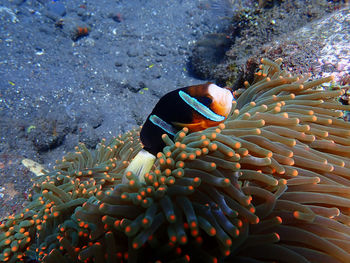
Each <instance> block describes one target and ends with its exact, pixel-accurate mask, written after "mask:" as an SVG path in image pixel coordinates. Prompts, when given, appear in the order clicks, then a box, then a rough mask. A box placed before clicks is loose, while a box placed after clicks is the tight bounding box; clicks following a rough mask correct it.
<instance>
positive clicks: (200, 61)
mask: <svg viewBox="0 0 350 263" xmlns="http://www.w3.org/2000/svg"><path fill="white" fill-rule="evenodd" d="M231 44H232V43H231V40H230V39H229V38H227V36H226V35H225V34H207V35H205V36H204V37H203V38H202V39H201V40H199V41H198V42H197V43H196V45H195V47H194V48H193V53H192V56H191V58H190V67H191V70H192V72H193V73H194V74H195V75H196V76H197V77H198V78H200V79H211V78H213V74H212V72H213V70H214V69H215V68H216V66H217V65H218V64H220V63H221V62H222V61H223V60H224V58H225V53H226V51H227V50H228V49H229V48H230V46H231Z"/></svg>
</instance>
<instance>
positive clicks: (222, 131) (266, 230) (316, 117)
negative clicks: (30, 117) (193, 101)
mask: <svg viewBox="0 0 350 263" xmlns="http://www.w3.org/2000/svg"><path fill="white" fill-rule="evenodd" d="M261 62H262V65H261V66H260V70H259V71H258V72H257V73H256V74H255V80H254V82H253V83H251V84H249V83H246V90H245V91H244V92H243V93H241V94H240V96H239V97H238V99H237V102H236V103H233V110H232V111H231V114H230V115H229V117H228V119H227V120H226V121H225V123H224V124H220V125H219V126H217V127H211V128H208V129H206V130H204V131H200V132H193V133H188V129H187V128H184V129H183V130H181V131H180V132H178V133H177V134H176V135H175V137H174V139H173V140H171V139H170V138H169V137H168V136H167V135H164V136H163V141H164V143H165V144H166V146H165V147H164V149H163V151H162V152H160V153H159V154H158V155H157V160H156V163H155V165H154V167H153V168H152V170H151V171H150V172H149V173H148V174H147V175H146V176H145V179H146V180H145V182H146V184H145V185H142V184H140V182H139V181H138V178H137V177H136V176H135V175H134V174H132V173H128V174H127V179H128V180H127V182H126V183H121V178H122V176H123V173H124V171H125V168H126V167H127V165H128V163H129V162H130V161H131V160H132V159H133V157H134V156H135V155H136V154H137V152H138V151H140V150H141V144H140V142H139V132H138V131H137V130H135V131H130V132H128V133H126V134H124V135H123V136H119V137H117V138H114V139H112V140H111V141H110V142H109V143H107V142H106V141H102V142H101V144H100V145H99V147H98V149H97V150H96V151H92V152H91V151H89V150H87V149H86V147H85V146H84V145H79V146H78V147H77V148H76V151H75V152H74V153H71V154H68V155H67V156H65V157H64V158H63V159H62V160H61V161H58V163H57V166H56V168H55V169H56V170H55V171H53V172H51V173H48V174H46V175H45V176H43V177H42V178H41V179H39V181H38V182H36V183H35V185H34V192H35V193H34V194H33V195H32V196H31V203H29V204H28V206H27V207H26V208H25V209H24V210H23V212H22V213H20V214H17V215H14V216H11V217H8V218H6V219H4V220H3V223H2V224H1V229H2V233H1V234H0V246H1V254H0V260H2V261H5V262H20V261H23V258H24V257H27V258H30V259H38V260H39V261H42V262H124V261H125V260H128V261H130V262H145V261H146V262H147V261H152V262H155V261H156V260H159V261H161V262H172V261H176V262H189V261H192V262H215V261H217V260H222V261H223V262H225V261H227V262H235V261H240V262H242V261H248V260H250V261H252V260H253V261H257V260H258V261H262V262H265V261H285V262H310V261H316V262H344V263H345V262H349V261H350V251H349V250H348V248H347V247H346V244H347V243H348V242H349V241H350V227H349V224H350V212H349V207H350V181H349V180H348V174H349V172H350V129H349V128H350V124H349V123H347V122H344V121H343V120H342V119H341V117H342V115H343V113H342V112H341V110H349V106H348V105H342V104H340V103H339V102H338V97H339V96H341V95H342V94H343V91H342V90H329V91H324V90H319V89H315V87H317V86H318V85H320V84H322V83H324V82H329V81H331V80H332V77H326V78H323V79H317V80H311V81H308V80H307V76H302V75H300V76H292V75H290V74H289V73H288V72H287V71H285V70H281V69H280V65H281V62H282V61H281V60H276V61H270V60H267V59H263V60H262V61H261Z"/></svg>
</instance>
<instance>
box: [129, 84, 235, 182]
mask: <svg viewBox="0 0 350 263" xmlns="http://www.w3.org/2000/svg"><path fill="white" fill-rule="evenodd" d="M233 100H234V98H233V95H232V92H231V91H230V90H229V89H226V88H221V87H219V86H217V85H215V84H213V83H211V82H208V83H205V84H200V85H194V86H188V87H185V88H180V89H176V90H173V91H171V92H169V93H167V94H165V95H164V96H163V97H162V98H160V100H159V101H158V103H157V104H156V105H155V107H154V108H153V110H152V112H151V114H150V115H149V116H148V117H147V119H146V121H145V123H144V125H143V127H142V129H141V133H140V139H141V142H142V144H143V149H142V150H141V151H140V152H139V153H138V154H137V155H136V156H135V158H134V159H133V161H132V162H131V163H130V165H129V166H128V168H127V169H126V172H127V171H132V172H133V173H134V174H136V175H138V176H139V180H140V182H144V177H143V176H144V174H146V173H147V172H149V171H150V169H151V167H152V165H153V163H154V161H155V159H156V155H157V153H158V152H160V151H162V150H163V148H164V146H165V144H164V142H163V140H162V138H161V137H162V135H163V134H164V133H166V134H168V136H169V137H170V138H173V137H174V135H175V134H176V133H177V132H178V131H180V130H181V129H182V128H184V127H187V128H188V129H189V132H195V131H201V130H204V129H206V128H209V127H213V126H217V125H218V124H219V123H221V122H223V121H224V120H225V119H226V118H227V116H228V114H229V113H230V111H231V108H232V101H233ZM125 180H126V178H125V177H124V178H123V181H124V182H125Z"/></svg>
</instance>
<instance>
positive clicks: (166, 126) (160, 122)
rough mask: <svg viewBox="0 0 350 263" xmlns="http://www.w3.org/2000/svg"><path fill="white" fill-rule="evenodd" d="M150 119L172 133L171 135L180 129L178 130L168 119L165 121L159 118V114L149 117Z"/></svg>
mask: <svg viewBox="0 0 350 263" xmlns="http://www.w3.org/2000/svg"><path fill="white" fill-rule="evenodd" d="M149 120H150V121H151V122H152V123H153V124H154V125H156V126H158V127H159V128H161V129H162V130H164V131H165V132H167V133H169V134H171V135H173V136H174V135H175V134H176V133H177V132H178V130H176V129H175V128H174V127H173V126H172V125H171V124H169V123H167V122H166V121H163V120H162V119H161V118H159V117H158V116H157V115H154V114H153V115H151V116H150V117H149Z"/></svg>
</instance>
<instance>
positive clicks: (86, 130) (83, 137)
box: [78, 123, 101, 149]
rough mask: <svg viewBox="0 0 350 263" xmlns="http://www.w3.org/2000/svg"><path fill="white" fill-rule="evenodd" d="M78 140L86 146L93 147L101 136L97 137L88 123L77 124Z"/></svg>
mask: <svg viewBox="0 0 350 263" xmlns="http://www.w3.org/2000/svg"><path fill="white" fill-rule="evenodd" d="M78 136H79V142H82V143H84V144H85V145H86V147H88V148H90V149H94V148H95V147H96V145H97V143H99V142H100V140H101V138H99V137H98V135H97V133H96V131H95V129H94V128H93V127H92V126H91V125H90V124H88V123H81V124H79V125H78Z"/></svg>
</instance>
